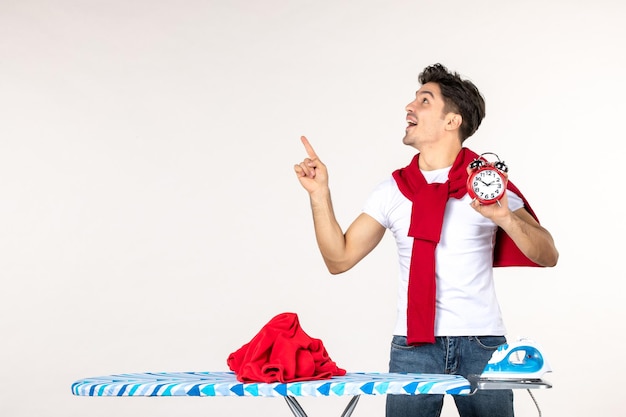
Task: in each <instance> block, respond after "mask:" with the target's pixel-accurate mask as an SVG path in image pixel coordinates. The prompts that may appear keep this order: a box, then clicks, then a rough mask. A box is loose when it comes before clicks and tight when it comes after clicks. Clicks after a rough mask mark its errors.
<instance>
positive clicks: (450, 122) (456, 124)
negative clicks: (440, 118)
mask: <svg viewBox="0 0 626 417" xmlns="http://www.w3.org/2000/svg"><path fill="white" fill-rule="evenodd" d="M461 123H463V117H461V115H460V114H458V113H448V114H447V115H446V130H456V129H458V128H460V127H461Z"/></svg>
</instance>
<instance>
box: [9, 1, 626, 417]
mask: <svg viewBox="0 0 626 417" xmlns="http://www.w3.org/2000/svg"><path fill="white" fill-rule="evenodd" d="M625 11H626V7H625V6H624V5H623V3H622V2H620V1H618V0H598V1H594V2H588V1H580V0H579V1H564V0H560V1H534V0H533V1H526V2H504V1H487V0H481V1H472V2H468V1H461V0H452V1H448V2H438V1H425V0H421V1H419V0H413V1H407V0H366V1H337V0H311V1H304V0H303V1H288V0H265V1H254V0H231V1H226V0H213V1H211V0H206V1H200V0H196V1H173V0H151V1H148V0H135V1H132V0H131V1H128V0H125V1H122V0H107V1H71V0H59V1H44V0H2V1H1V2H0V280H1V281H0V282H1V284H2V287H1V289H0V335H1V339H0V374H1V375H2V376H1V377H0V415H2V416H6V417H13V416H64V417H70V416H85V415H88V416H120V417H124V416H136V415H150V416H155V417H158V416H172V415H180V416H183V415H184V416H196V415H250V414H253V415H268V414H270V413H273V414H274V415H277V416H278V415H283V416H288V415H291V413H290V411H289V410H288V408H287V407H286V406H285V405H284V404H283V403H282V400H280V399H236V398H170V399H164V398H145V399H144V398H122V399H115V398H84V397H74V396H72V394H71V391H70V385H71V383H72V382H73V381H75V380H77V379H80V378H83V377H89V376H98V375H106V374H113V373H124V372H146V371H191V370H196V371H202V370H227V367H226V358H227V356H228V354H229V353H230V352H232V351H234V350H236V349H237V348H239V347H240V346H241V345H242V344H243V343H245V342H247V341H248V340H249V339H250V338H251V337H252V336H253V335H254V334H255V333H256V332H257V331H258V330H259V329H260V328H261V326H262V325H263V324H264V323H265V322H267V321H268V320H269V319H270V318H271V317H272V316H274V315H275V314H278V313H281V312H285V311H294V312H297V313H298V314H299V316H300V320H301V324H302V326H303V328H304V329H305V331H307V332H308V333H309V334H310V335H312V336H314V337H318V338H321V339H322V340H323V341H324V344H325V346H326V348H327V350H328V351H329V353H330V355H331V357H332V358H333V359H334V360H335V361H336V362H337V363H338V364H339V365H340V366H342V367H344V368H346V369H348V370H349V371H386V366H387V356H388V345H389V340H390V334H391V330H392V325H393V320H394V294H395V276H396V269H395V268H396V267H395V252H394V244H393V242H392V241H391V237H390V236H387V237H386V238H385V239H384V240H383V242H382V244H381V246H380V247H379V248H378V249H377V250H376V251H375V252H374V253H373V254H371V255H370V256H369V257H368V258H366V260H364V261H363V262H362V263H361V264H360V265H358V266H357V267H355V268H354V269H353V270H352V271H350V272H348V273H346V274H344V275H343V276H338V277H331V276H330V275H329V274H328V273H327V271H326V270H325V269H324V267H323V264H322V261H321V258H320V256H319V254H318V252H317V247H316V245H315V240H314V235H313V230H312V224H311V216H310V212H309V207H308V198H307V196H306V193H305V191H304V190H302V189H301V188H300V185H299V184H298V182H297V180H296V178H295V176H294V174H293V169H292V166H293V164H294V163H296V162H299V161H301V160H302V158H303V157H304V156H305V153H304V150H303V149H302V146H301V144H300V141H299V136H300V135H302V134H305V135H307V136H308V137H309V139H310V140H311V141H312V143H313V145H314V146H315V147H316V150H317V151H318V153H319V155H320V157H321V158H322V160H324V162H326V164H327V165H328V167H329V169H330V175H331V186H332V189H333V197H334V201H335V208H336V211H337V216H338V218H339V220H340V221H341V223H342V225H344V226H346V227H347V226H348V224H349V222H350V221H351V220H352V219H353V218H354V217H355V216H356V215H357V214H358V212H359V210H360V207H361V205H362V203H363V201H364V199H365V197H366V196H367V194H368V193H369V191H370V190H371V189H372V187H373V186H374V185H375V184H376V183H377V182H378V181H380V180H381V179H383V178H384V177H386V176H387V175H388V174H389V173H390V172H391V171H392V170H393V169H395V168H398V167H401V166H404V165H406V164H407V163H408V161H409V160H410V158H411V157H412V155H413V151H412V148H407V147H404V146H403V145H402V143H401V138H402V136H403V130H404V126H405V122H404V116H405V112H404V105H405V104H406V103H407V102H408V101H410V100H411V99H412V97H413V94H414V91H415V90H416V89H417V88H418V84H417V74H418V73H419V71H420V70H421V69H423V68H424V67H425V66H427V65H430V64H432V63H435V62H442V63H444V64H445V65H447V66H448V67H449V68H451V69H454V70H457V71H459V72H460V73H461V74H463V75H464V76H466V77H469V78H470V79H472V80H473V81H474V82H475V83H476V84H477V85H478V86H479V88H480V89H481V90H482V92H483V94H484V95H485V97H486V100H487V118H486V119H485V121H484V123H483V125H482V126H481V128H480V130H479V131H478V133H477V134H476V135H475V136H474V137H473V138H471V139H470V140H469V141H468V142H467V145H468V146H469V147H471V148H472V149H474V150H475V151H477V152H485V151H491V152H496V153H498V154H499V155H500V156H501V157H502V158H503V159H504V160H505V161H506V162H507V163H508V165H509V167H510V176H511V179H512V180H513V181H514V182H515V183H516V184H517V185H518V186H519V187H520V188H522V189H523V190H524V193H525V194H526V196H527V197H528V198H529V199H530V201H531V203H532V205H533V207H534V209H535V210H536V211H537V213H538V214H539V218H540V220H541V222H542V224H544V225H545V226H546V227H547V228H548V229H549V230H550V231H551V232H552V233H553V235H554V237H555V239H556V242H557V245H558V248H559V250H560V252H561V259H560V263H559V265H558V266H557V267H556V268H552V269H532V270H531V269H515V268H508V269H503V270H498V271H497V285H498V290H499V294H500V301H501V303H502V308H503V310H504V314H505V319H506V321H507V325H508V328H509V335H510V336H511V337H515V336H517V335H526V336H531V337H533V338H534V339H536V340H538V341H539V342H540V343H541V344H542V346H543V347H544V350H545V352H544V353H545V354H546V355H547V357H548V360H549V361H550V362H551V365H552V367H553V369H554V372H553V374H552V375H550V376H549V377H548V378H547V379H549V380H550V381H551V382H552V383H553V385H554V388H553V389H551V390H542V391H536V392H535V395H536V397H537V399H538V401H539V403H540V406H541V407H542V410H543V412H544V415H549V416H557V415H560V416H563V415H567V416H572V417H573V416H587V415H591V414H593V415H605V416H616V415H621V414H622V413H623V411H622V408H623V407H622V404H623V401H622V400H621V398H620V397H621V387H620V381H621V375H623V371H624V365H623V360H622V359H621V356H622V353H621V351H620V348H621V343H619V342H620V341H621V340H623V334H622V333H623V328H624V326H623V319H624V313H625V311H626V308H625V307H624V305H625V303H624V302H623V300H622V299H623V297H622V292H621V291H620V290H619V289H621V288H622V281H623V280H624V277H625V274H624V272H623V268H622V267H621V266H622V263H623V262H622V261H623V255H622V250H623V247H624V244H623V237H624V236H625V235H626V230H625V223H624V216H623V211H622V207H623V206H622V205H621V204H620V203H619V202H618V201H617V200H618V199H620V198H621V194H623V193H622V192H621V185H622V184H621V177H620V174H621V168H622V167H623V166H624V165H623V164H622V163H621V155H620V153H622V152H623V151H624V142H625V139H626V138H625V134H624V126H623V124H624V111H625V105H624V97H625V94H626V83H625V81H624V74H625V73H626V71H625V70H626V61H625V59H624V56H623V49H624V40H625V39H626V30H625V29H624V25H623V21H624V17H625ZM345 402H347V399H344V398H340V399H332V398H328V399H304V400H303V404H304V405H305V407H306V408H307V409H308V410H310V415H312V416H314V415H323V414H329V413H337V415H338V414H339V413H340V409H341V408H343V405H344V404H345ZM516 407H517V410H518V414H519V415H536V411H535V410H534V405H533V404H532V401H531V399H530V397H529V396H528V395H527V394H526V393H525V392H524V391H520V392H518V394H517V405H516ZM383 408H384V398H383V397H364V398H362V399H361V401H360V405H359V407H358V408H357V411H356V412H355V416H357V415H358V416H362V417H365V416H380V415H382V413H383V411H382V410H383ZM445 413H447V414H446V415H455V412H454V409H453V407H452V406H451V404H450V403H448V405H447V406H446V411H445Z"/></svg>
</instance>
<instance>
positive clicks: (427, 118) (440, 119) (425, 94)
mask: <svg viewBox="0 0 626 417" xmlns="http://www.w3.org/2000/svg"><path fill="white" fill-rule="evenodd" d="M444 107H445V103H444V101H443V96H442V95H441V89H440V88H439V84H437V83H426V84H424V85H423V86H422V87H421V88H420V89H419V90H417V92H416V93H415V100H413V101H412V102H410V103H409V104H407V106H406V121H407V123H408V125H407V127H406V131H405V135H404V139H403V140H402V142H403V143H404V144H405V145H409V146H413V147H415V148H417V149H419V146H421V145H424V144H427V143H432V142H435V141H437V140H438V139H439V137H440V136H441V135H442V134H443V133H444V131H445V125H446V120H445V113H444Z"/></svg>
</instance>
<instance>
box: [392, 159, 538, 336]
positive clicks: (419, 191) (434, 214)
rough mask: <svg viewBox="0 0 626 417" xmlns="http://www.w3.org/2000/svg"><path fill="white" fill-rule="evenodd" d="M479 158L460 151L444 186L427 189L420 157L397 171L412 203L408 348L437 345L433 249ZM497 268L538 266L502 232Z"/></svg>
mask: <svg viewBox="0 0 626 417" xmlns="http://www.w3.org/2000/svg"><path fill="white" fill-rule="evenodd" d="M478 157H479V155H478V154H476V153H475V152H472V151H471V150H469V149H467V148H461V151H460V152H459V154H458V155H457V157H456V159H455V161H454V163H453V164H452V168H450V172H449V173H448V181H446V182H445V183H433V184H428V183H427V182H426V179H425V178H424V175H423V174H422V172H421V171H420V169H419V163H418V161H419V154H417V155H415V157H414V158H413V160H412V161H411V163H410V164H409V165H408V166H407V167H405V168H402V169H398V170H396V171H394V173H393V177H394V179H395V180H396V183H397V184H398V189H399V190H400V192H401V193H402V194H403V195H404V196H405V197H406V198H408V199H409V200H411V202H412V203H413V207H412V210H411V225H410V226H409V233H408V235H409V236H411V237H412V238H413V239H414V240H413V250H412V253H411V265H410V268H409V289H408V301H407V343H408V344H410V345H420V344H425V343H434V342H435V336H434V335H435V331H434V328H435V302H436V279H435V270H436V265H435V249H436V247H437V244H438V243H439V239H440V237H441V228H442V226H443V215H444V212H445V209H446V204H447V202H448V199H449V198H450V197H453V198H457V199H460V198H462V197H463V196H464V195H465V193H467V186H466V183H467V177H468V175H467V166H468V165H469V163H470V162H472V161H473V160H474V159H476V158H478ZM507 189H508V190H511V191H513V192H514V193H515V194H517V195H518V196H520V198H521V199H522V200H523V201H524V205H525V207H526V209H527V210H528V211H529V213H530V214H531V215H532V216H533V217H535V219H536V216H535V214H534V212H533V211H532V209H531V208H530V206H529V205H528V203H527V201H526V199H525V198H524V197H523V196H522V194H521V193H520V192H519V190H518V189H517V187H515V186H514V185H513V184H512V183H511V182H510V181H508V183H507ZM494 266H538V265H537V264H535V263H534V262H532V261H531V260H530V259H528V258H527V257H526V256H525V255H524V254H522V252H521V251H520V250H519V248H518V247H517V246H516V245H515V243H514V242H513V240H512V239H511V238H510V237H509V236H508V235H506V233H504V231H503V230H502V229H498V233H497V234H496V247H495V250H494Z"/></svg>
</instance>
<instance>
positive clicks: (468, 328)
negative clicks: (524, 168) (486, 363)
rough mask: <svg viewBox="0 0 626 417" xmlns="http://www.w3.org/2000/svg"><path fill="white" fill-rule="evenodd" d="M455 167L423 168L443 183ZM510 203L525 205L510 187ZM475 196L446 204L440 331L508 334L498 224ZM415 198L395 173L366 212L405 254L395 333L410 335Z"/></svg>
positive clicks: (439, 267)
mask: <svg viewBox="0 0 626 417" xmlns="http://www.w3.org/2000/svg"><path fill="white" fill-rule="evenodd" d="M449 171H450V168H444V169H439V170H435V171H422V173H423V174H424V177H425V178H426V181H427V182H428V183H433V182H438V183H443V182H445V181H446V180H447V179H448V172H449ZM507 196H508V201H509V208H510V209H511V210H512V211H515V210H517V209H519V208H521V207H523V202H522V200H521V199H520V198H519V196H517V195H516V194H514V193H512V192H510V191H507ZM470 202H471V197H469V195H467V194H466V195H465V196H464V197H463V198H461V199H456V198H450V199H449V200H448V203H447V204H446V211H445V214H444V222H443V227H442V231H441V238H440V241H439V244H438V245H437V249H436V251H435V259H436V280H437V301H436V312H435V336H470V335H493V336H501V335H505V334H506V329H505V326H504V322H503V320H502V314H501V312H500V306H499V304H498V300H497V298H496V291H495V286H494V282H493V266H492V265H493V248H494V242H495V235H496V231H497V226H496V225H495V223H493V222H492V221H491V220H489V219H487V218H486V217H484V216H482V215H480V214H479V213H477V212H476V211H475V210H474V209H473V208H472V207H470ZM412 204H413V203H412V202H411V201H410V200H408V199H407V198H406V197H405V196H404V195H403V194H402V193H401V192H400V190H399V189H398V186H397V184H396V181H395V180H394V179H393V177H389V178H388V179H387V180H386V181H383V182H382V183H380V184H379V185H378V186H377V187H376V188H375V189H374V191H373V192H372V194H371V195H370V197H369V198H368V200H367V201H366V203H365V206H364V208H363V212H364V213H366V214H368V215H370V216H372V217H373V218H374V219H375V220H376V221H378V222H379V223H380V224H381V225H383V226H384V227H385V228H387V229H389V230H390V231H391V232H392V233H393V236H394V238H395V240H396V244H397V246H398V258H399V264H400V265H399V266H400V271H399V285H398V312H397V320H396V325H395V329H394V334H395V335H399V336H406V329H407V324H406V311H407V290H408V283H409V266H410V262H411V252H412V249H413V238H412V237H409V236H408V231H409V225H410V223H411V208H412Z"/></svg>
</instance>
